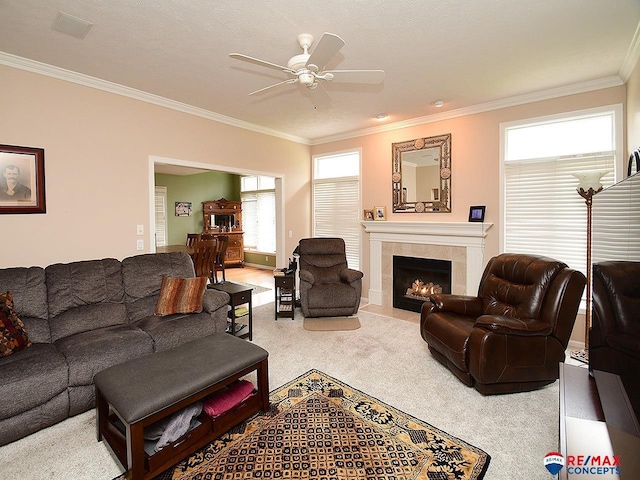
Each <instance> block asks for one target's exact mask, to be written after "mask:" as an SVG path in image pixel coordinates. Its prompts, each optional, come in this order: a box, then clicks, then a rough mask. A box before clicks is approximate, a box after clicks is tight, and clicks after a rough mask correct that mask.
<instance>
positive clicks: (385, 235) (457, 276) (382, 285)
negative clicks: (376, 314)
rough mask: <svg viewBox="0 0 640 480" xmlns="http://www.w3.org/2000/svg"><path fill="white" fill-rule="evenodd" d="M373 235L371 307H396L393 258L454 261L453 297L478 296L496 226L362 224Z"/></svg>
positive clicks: (370, 270)
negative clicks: (489, 238)
mask: <svg viewBox="0 0 640 480" xmlns="http://www.w3.org/2000/svg"><path fill="white" fill-rule="evenodd" d="M362 224H363V225H364V227H365V230H366V232H367V233H369V252H370V253H369V255H370V256H369V303H371V304H373V305H380V306H383V307H392V306H393V298H392V297H393V278H392V270H393V256H394V255H403V256H406V257H418V258H433V259H438V260H450V261H451V293H454V294H460V295H475V294H476V293H477V290H478V284H479V283H480V278H481V277H482V272H483V271H484V263H485V262H484V238H485V237H486V235H487V230H489V228H491V226H492V225H493V224H492V223H475V222H469V223H467V222H464V223H463V222H395V221H386V222H375V221H373V222H362Z"/></svg>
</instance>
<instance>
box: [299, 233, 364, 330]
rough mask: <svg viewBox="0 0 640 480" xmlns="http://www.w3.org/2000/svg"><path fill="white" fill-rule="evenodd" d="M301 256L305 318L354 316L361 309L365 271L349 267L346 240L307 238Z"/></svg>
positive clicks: (301, 294) (301, 290)
mask: <svg viewBox="0 0 640 480" xmlns="http://www.w3.org/2000/svg"><path fill="white" fill-rule="evenodd" d="M296 252H297V253H298V255H299V256H300V258H299V260H298V261H299V264H300V306H301V307H302V313H303V314H304V316H305V317H340V316H349V315H354V314H355V313H356V312H357V311H358V308H359V307H360V296H361V294H362V272H361V271H359V270H353V269H351V268H348V266H347V256H346V253H345V244H344V240H343V239H342V238H303V239H301V240H300V242H299V244H298V247H297V248H296Z"/></svg>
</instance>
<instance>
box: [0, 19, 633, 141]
mask: <svg viewBox="0 0 640 480" xmlns="http://www.w3.org/2000/svg"><path fill="white" fill-rule="evenodd" d="M639 56H640V25H639V26H638V29H637V30H636V34H635V36H634V41H633V42H632V45H631V47H630V48H629V52H628V53H627V56H626V58H625V62H624V66H623V68H622V69H621V70H620V76H617V75H614V76H611V77H605V78H601V79H598V80H592V81H589V82H582V83H577V84H573V85H567V86H564V87H558V88H553V89H549V90H543V91H540V92H534V93H529V94H525V95H519V96H515V97H510V98H505V99H501V100H496V101H493V102H487V103H482V104H478V105H472V106H470V107H464V108H459V109H455V110H450V111H447V112H442V113H437V114H434V115H427V116H423V117H416V118H411V119H408V120H403V121H400V122H394V123H389V124H387V125H380V126H376V127H371V128H366V129H362V130H354V131H351V132H345V133H341V134H337V135H330V136H326V137H318V138H314V139H308V138H304V137H298V136H296V135H289V134H287V133H283V132H279V131H277V130H272V129H270V128H266V127H262V126H260V125H256V124H253V123H249V122H245V121H242V120H238V119H235V118H232V117H227V116H225V115H221V114H218V113H215V112H212V111H210V110H205V109H203V108H198V107H194V106H192V105H187V104H185V103H181V102H177V101H175V100H170V99H168V98H164V97H160V96H158V95H154V94H151V93H147V92H143V91H141V90H136V89H134V88H130V87H125V86H123V85H119V84H116V83H113V82H108V81H106V80H101V79H98V78H95V77H91V76H89V75H84V74H82V73H77V72H73V71H71V70H66V69H63V68H59V67H54V66H52V65H48V64H46V63H41V62H37V61H35V60H29V59H26V58H23V57H18V56H16V55H12V54H9V53H6V52H0V65H6V66H8V67H13V68H17V69H20V70H26V71H29V72H32V73H36V74H39V75H45V76H48V77H52V78H56V79H59V80H63V81H66V82H71V83H75V84H78V85H83V86H86V87H90V88H95V89H98V90H102V91H105V92H109V93H113V94H116V95H122V96H124V97H128V98H133V99H135V100H140V101H143V102H147V103H151V104H154V105H158V106H161V107H165V108H169V109H172V110H176V111H179V112H183V113H187V114H189V115H194V116H197V117H201V118H205V119H207V120H213V121H215V122H219V123H224V124H226V125H231V126H234V127H238V128H242V129H244V130H250V131H253V132H257V133H262V134H264V135H270V136H272V137H277V138H282V139H284V140H289V141H292V142H295V143H300V144H303V145H321V144H324V143H330V142H336V141H340V140H347V139H350V138H356V137H363V136H366V135H373V134H378V133H384V132H390V131H393V130H399V129H401V128H409V127H415V126H418V125H424V124H427V123H434V122H440V121H443V120H449V119H452V118H457V117H462V116H466V115H474V114H478V113H483V112H488V111H492V110H499V109H501V108H507V107H513V106H517V105H523V104H527V103H532V102H538V101H542V100H548V99H552V98H558V97H563V96H567V95H575V94H578V93H585V92H590V91H594V90H600V89H603V88H610V87H617V86H620V85H623V84H624V83H625V81H626V80H624V78H625V76H626V79H628V78H629V76H630V74H631V72H632V71H633V67H634V65H635V62H636V61H637V59H638V57H639Z"/></svg>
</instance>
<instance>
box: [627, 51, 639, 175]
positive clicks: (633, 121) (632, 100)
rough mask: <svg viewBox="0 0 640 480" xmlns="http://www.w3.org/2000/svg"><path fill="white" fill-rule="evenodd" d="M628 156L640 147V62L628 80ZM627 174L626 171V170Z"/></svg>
mask: <svg viewBox="0 0 640 480" xmlns="http://www.w3.org/2000/svg"><path fill="white" fill-rule="evenodd" d="M626 86H627V152H628V153H627V158H628V157H629V155H631V152H633V151H634V150H636V149H637V148H640V62H636V66H635V68H634V70H633V72H632V73H631V76H630V77H629V80H627V84H626ZM625 175H626V172H625Z"/></svg>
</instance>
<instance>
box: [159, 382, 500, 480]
mask: <svg viewBox="0 0 640 480" xmlns="http://www.w3.org/2000/svg"><path fill="white" fill-rule="evenodd" d="M270 401H271V411H270V412H269V413H259V414H257V415H256V416H254V417H252V418H250V419H249V420H248V421H247V422H245V423H243V424H241V425H239V426H238V427H236V428H234V429H233V430H232V431H230V432H229V433H227V434H225V435H223V436H222V437H221V438H219V439H218V440H216V441H214V442H213V443H211V444H209V445H208V446H206V447H204V448H203V449H202V450H200V451H198V452H196V453H195V454H193V455H192V456H191V457H189V458H188V459H187V460H185V461H183V462H181V463H180V464H178V465H177V466H176V467H174V468H173V469H170V470H168V471H166V472H165V473H164V474H162V475H160V476H158V477H156V478H157V479H162V480H167V479H180V480H187V479H203V480H204V479H212V480H231V479H233V480H239V479H256V478H262V479H264V478H269V479H273V478H288V479H309V480H356V479H358V480H359V479H362V480H369V479H370V480H392V479H394V480H401V479H414V480H451V479H481V478H483V477H484V474H485V472H486V470H487V467H488V465H489V460H490V457H489V455H488V454H487V453H485V452H484V451H482V450H480V449H478V448H476V447H474V446H472V445H469V444H467V443H466V442H464V441H462V440H460V439H457V438H455V437H452V436H451V435H449V434H447V433H445V432H443V431H442V430H438V429H437V428H435V427H433V426H431V425H429V424H428V423H425V422H423V421H421V420H418V419H416V418H414V417H412V416H410V415H407V414H406V413H403V412H401V411H399V410H397V409H395V408H393V407H391V406H389V405H386V404H384V403H382V402H381V401H379V400H376V399H375V398H373V397H370V396H369V395H367V394H365V393H363V392H360V391H358V390H356V389H354V388H351V387H350V386H349V385H346V384H345V383H342V382H340V381H339V380H336V379H335V378H332V377H330V376H328V375H326V374H324V373H322V372H320V371H318V370H310V371H309V372H307V373H305V374H304V375H302V376H300V377H298V378H296V379H295V380H293V381H291V382H289V383H288V384H286V385H284V386H282V387H280V388H278V389H276V390H274V391H273V392H272V393H271V395H270Z"/></svg>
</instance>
